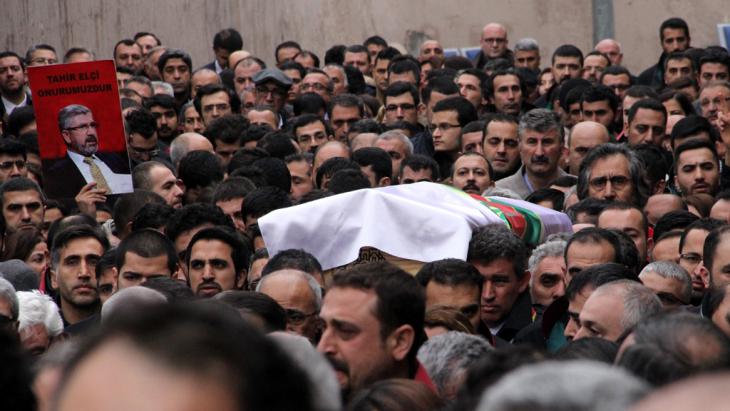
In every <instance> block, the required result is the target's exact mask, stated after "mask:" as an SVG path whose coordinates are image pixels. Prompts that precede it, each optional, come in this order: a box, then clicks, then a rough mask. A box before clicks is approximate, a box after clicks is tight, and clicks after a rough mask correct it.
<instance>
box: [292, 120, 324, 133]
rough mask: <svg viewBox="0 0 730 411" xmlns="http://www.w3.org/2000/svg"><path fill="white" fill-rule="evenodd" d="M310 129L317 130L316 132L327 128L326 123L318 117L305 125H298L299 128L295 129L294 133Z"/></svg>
mask: <svg viewBox="0 0 730 411" xmlns="http://www.w3.org/2000/svg"><path fill="white" fill-rule="evenodd" d="M310 130H312V131H315V132H317V131H324V130H325V126H324V123H322V120H319V119H317V120H316V121H313V122H311V123H309V124H305V125H303V126H300V127H297V129H296V130H294V133H295V134H296V135H299V134H301V133H304V132H305V131H310Z"/></svg>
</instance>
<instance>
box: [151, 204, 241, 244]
mask: <svg viewBox="0 0 730 411" xmlns="http://www.w3.org/2000/svg"><path fill="white" fill-rule="evenodd" d="M205 224H210V225H213V226H218V225H222V226H227V227H229V228H231V229H233V228H234V226H233V221H232V220H231V218H230V217H228V216H227V215H225V214H223V211H222V210H221V209H220V208H218V207H216V206H215V205H213V204H207V203H195V204H189V205H186V206H185V207H183V208H180V209H178V210H176V211H175V214H173V215H172V217H171V218H170V221H168V222H167V226H166V227H165V235H166V236H167V237H168V238H169V239H170V241H172V242H175V239H176V238H177V237H178V236H179V235H180V234H182V233H183V232H185V231H188V230H192V229H193V228H197V227H200V226H203V225H205Z"/></svg>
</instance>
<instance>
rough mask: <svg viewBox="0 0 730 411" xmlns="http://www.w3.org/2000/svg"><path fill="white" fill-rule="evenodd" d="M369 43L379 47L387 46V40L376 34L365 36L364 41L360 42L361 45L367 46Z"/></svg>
mask: <svg viewBox="0 0 730 411" xmlns="http://www.w3.org/2000/svg"><path fill="white" fill-rule="evenodd" d="M371 44H374V45H376V46H380V47H388V42H387V41H385V39H384V38H382V37H380V36H378V35H375V36H370V37H368V38H366V39H365V41H363V42H362V45H363V46H365V47H367V46H369V45H371Z"/></svg>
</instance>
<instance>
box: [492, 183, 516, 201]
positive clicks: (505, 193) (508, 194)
mask: <svg viewBox="0 0 730 411" xmlns="http://www.w3.org/2000/svg"><path fill="white" fill-rule="evenodd" d="M482 196H484V197H504V198H511V199H513V200H522V197H520V195H519V194H517V193H515V192H514V191H512V190H510V189H509V188H504V187H497V186H491V187H489V188H488V189H486V190H485V191H484V193H482Z"/></svg>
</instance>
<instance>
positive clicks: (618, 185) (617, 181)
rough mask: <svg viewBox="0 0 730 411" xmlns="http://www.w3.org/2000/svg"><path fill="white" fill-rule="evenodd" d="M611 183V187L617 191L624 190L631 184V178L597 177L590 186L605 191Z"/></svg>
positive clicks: (590, 182) (591, 181)
mask: <svg viewBox="0 0 730 411" xmlns="http://www.w3.org/2000/svg"><path fill="white" fill-rule="evenodd" d="M609 181H610V182H611V187H613V188H615V189H622V188H624V187H625V186H626V184H628V183H629V178H628V177H626V176H611V177H606V176H603V177H596V178H592V179H591V180H590V181H589V182H588V184H590V185H591V188H593V189H594V190H603V189H604V188H606V184H607V183H608V182H609Z"/></svg>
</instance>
